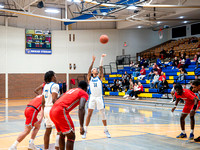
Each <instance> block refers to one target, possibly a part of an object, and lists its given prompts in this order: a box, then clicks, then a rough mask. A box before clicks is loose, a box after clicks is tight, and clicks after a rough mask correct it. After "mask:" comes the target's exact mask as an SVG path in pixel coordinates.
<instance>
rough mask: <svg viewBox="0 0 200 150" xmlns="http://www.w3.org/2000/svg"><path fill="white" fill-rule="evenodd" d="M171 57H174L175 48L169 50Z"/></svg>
mask: <svg viewBox="0 0 200 150" xmlns="http://www.w3.org/2000/svg"><path fill="white" fill-rule="evenodd" d="M169 57H170V58H173V57H174V50H173V49H171V50H170V51H169Z"/></svg>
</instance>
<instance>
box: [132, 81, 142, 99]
mask: <svg viewBox="0 0 200 150" xmlns="http://www.w3.org/2000/svg"><path fill="white" fill-rule="evenodd" d="M134 87H135V86H134ZM143 91H144V89H143V85H142V84H141V82H138V85H137V83H136V88H134V95H133V97H132V99H136V100H138V99H139V97H138V94H140V93H142V92H143Z"/></svg>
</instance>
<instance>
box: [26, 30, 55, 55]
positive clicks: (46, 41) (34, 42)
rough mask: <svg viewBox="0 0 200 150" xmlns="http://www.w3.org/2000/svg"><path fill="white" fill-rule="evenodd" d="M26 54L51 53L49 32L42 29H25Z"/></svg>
mask: <svg viewBox="0 0 200 150" xmlns="http://www.w3.org/2000/svg"><path fill="white" fill-rule="evenodd" d="M25 40H26V41H25V43H26V45H25V47H26V49H25V53H26V54H52V49H51V32H50V31H43V30H26V34H25Z"/></svg>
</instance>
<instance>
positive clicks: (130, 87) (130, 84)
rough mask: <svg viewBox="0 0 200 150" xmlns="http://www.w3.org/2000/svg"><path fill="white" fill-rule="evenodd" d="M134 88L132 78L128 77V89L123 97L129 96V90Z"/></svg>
mask: <svg viewBox="0 0 200 150" xmlns="http://www.w3.org/2000/svg"><path fill="white" fill-rule="evenodd" d="M133 90H134V88H133V81H132V79H131V78H130V79H129V89H128V91H127V92H126V94H125V96H124V97H123V98H126V99H128V97H129V95H130V94H131V92H132V91H133ZM130 96H131V97H132V96H133V95H130Z"/></svg>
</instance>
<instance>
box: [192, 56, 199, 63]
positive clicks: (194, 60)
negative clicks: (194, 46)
mask: <svg viewBox="0 0 200 150" xmlns="http://www.w3.org/2000/svg"><path fill="white" fill-rule="evenodd" d="M197 60H198V59H197V54H195V55H194V58H193V59H192V60H191V62H197Z"/></svg>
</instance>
